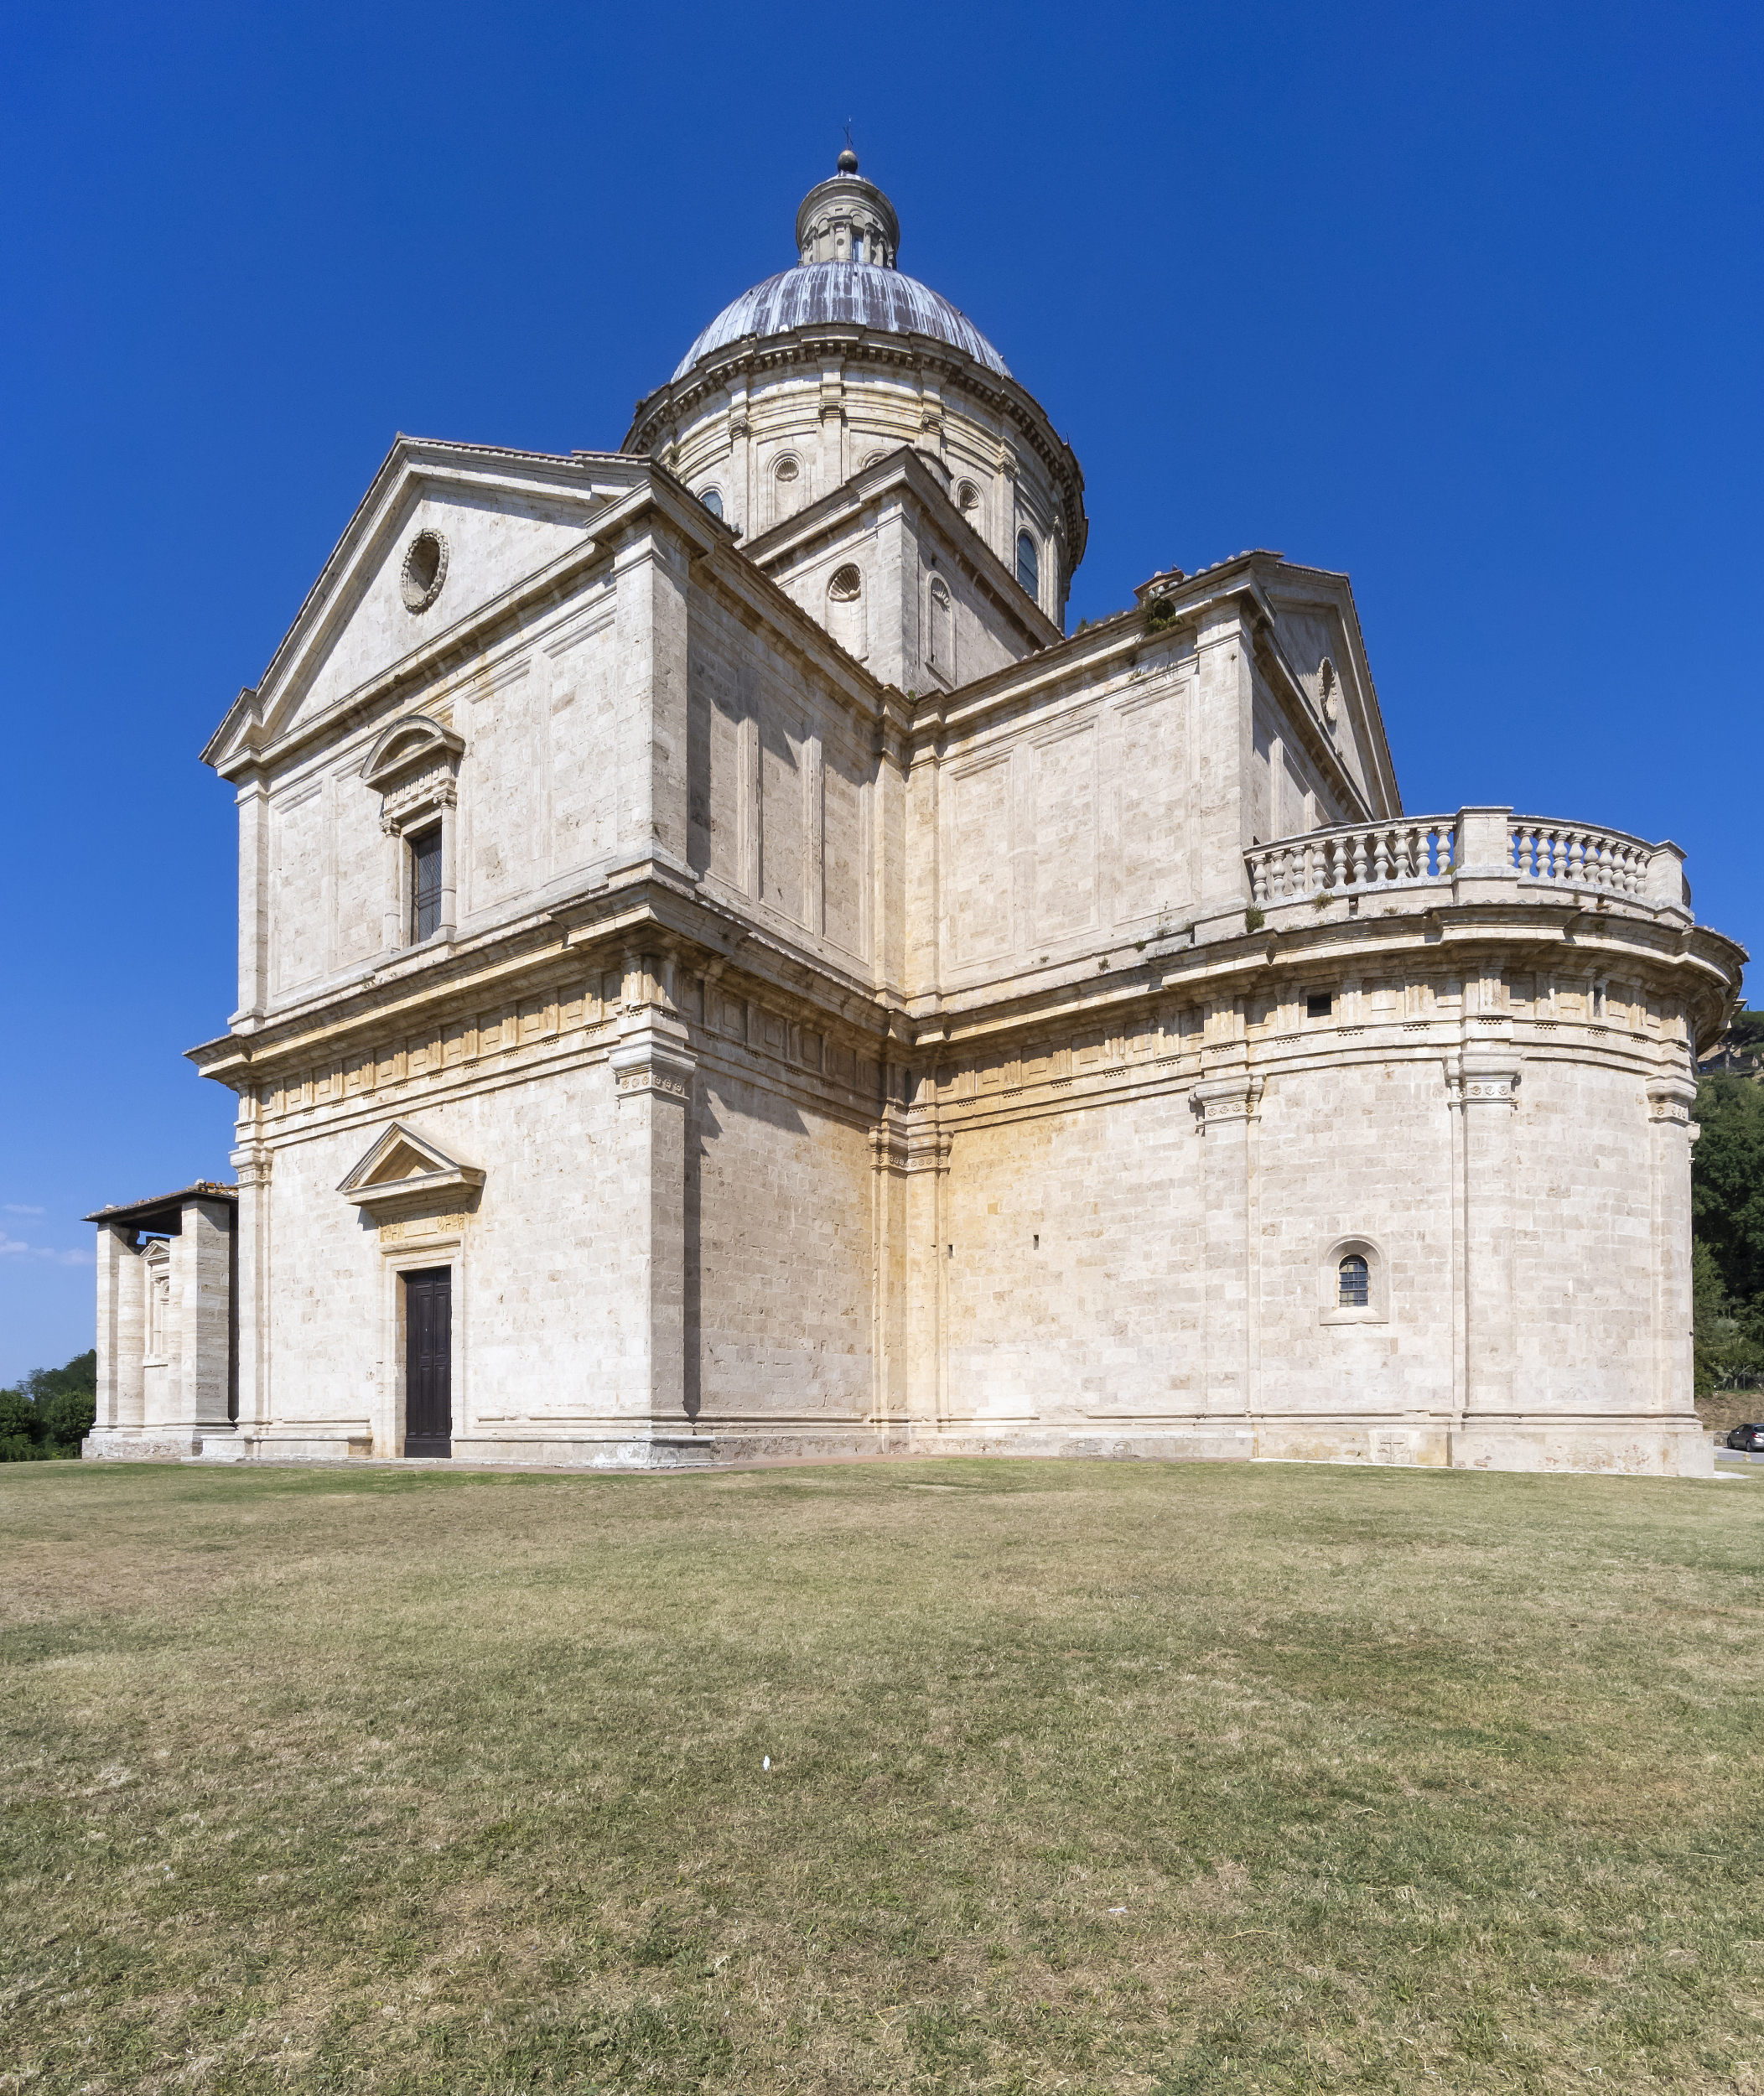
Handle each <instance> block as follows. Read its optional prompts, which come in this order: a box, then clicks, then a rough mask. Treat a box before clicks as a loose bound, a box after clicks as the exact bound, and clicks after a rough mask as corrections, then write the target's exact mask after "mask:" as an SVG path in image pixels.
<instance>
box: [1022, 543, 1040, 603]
mask: <svg viewBox="0 0 1764 2096" xmlns="http://www.w3.org/2000/svg"><path fill="white" fill-rule="evenodd" d="M1017 580H1018V581H1019V583H1021V584H1022V585H1023V587H1024V589H1025V590H1027V591H1028V593H1029V594H1030V596H1031V597H1033V598H1034V599H1035V602H1036V603H1037V604H1040V601H1041V554H1040V548H1039V547H1037V546H1036V544H1035V534H1034V532H1018V533H1017Z"/></svg>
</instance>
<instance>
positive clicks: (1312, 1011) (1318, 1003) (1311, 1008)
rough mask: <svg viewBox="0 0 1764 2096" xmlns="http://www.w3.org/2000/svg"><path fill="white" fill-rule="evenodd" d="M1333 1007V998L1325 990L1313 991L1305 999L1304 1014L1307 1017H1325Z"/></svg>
mask: <svg viewBox="0 0 1764 2096" xmlns="http://www.w3.org/2000/svg"><path fill="white" fill-rule="evenodd" d="M1334 1009H1335V999H1334V998H1333V997H1332V996H1331V994H1330V993H1329V992H1328V991H1327V990H1324V991H1322V992H1321V993H1320V994H1315V993H1314V994H1312V995H1311V996H1310V997H1307V998H1306V999H1305V1017H1306V1018H1307V1019H1327V1018H1328V1017H1329V1015H1330V1014H1331V1012H1332V1011H1333V1010H1334Z"/></svg>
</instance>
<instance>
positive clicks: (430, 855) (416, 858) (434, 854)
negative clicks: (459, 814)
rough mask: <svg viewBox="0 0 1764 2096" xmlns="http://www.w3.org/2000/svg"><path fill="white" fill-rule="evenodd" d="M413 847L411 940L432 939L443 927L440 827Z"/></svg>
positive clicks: (415, 840)
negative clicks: (441, 926) (440, 927)
mask: <svg viewBox="0 0 1764 2096" xmlns="http://www.w3.org/2000/svg"><path fill="white" fill-rule="evenodd" d="M409 843H410V936H411V937H412V941H421V940H423V939H429V938H433V936H434V935H435V932H436V931H437V930H438V928H439V926H440V923H441V825H440V824H439V823H438V822H437V823H436V824H435V826H434V828H433V829H427V830H423V831H422V832H420V833H418V835H417V836H415V837H413V838H411V839H410V840H409Z"/></svg>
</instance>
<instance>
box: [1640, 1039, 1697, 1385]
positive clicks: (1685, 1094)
mask: <svg viewBox="0 0 1764 2096" xmlns="http://www.w3.org/2000/svg"><path fill="white" fill-rule="evenodd" d="M1696 1101H1697V1087H1696V1085H1695V1083H1694V1082H1693V1080H1692V1079H1691V1078H1689V1077H1684V1076H1680V1075H1677V1074H1674V1075H1672V1076H1668V1077H1651V1078H1649V1080H1648V1082H1647V1121H1648V1134H1649V1136H1650V1138H1651V1142H1650V1145H1649V1147H1650V1149H1651V1152H1652V1156H1651V1160H1650V1162H1651V1164H1652V1180H1653V1204H1652V1206H1653V1217H1652V1220H1653V1231H1652V1236H1653V1390H1652V1401H1653V1409H1654V1410H1655V1411H1656V1412H1663V1413H1668V1414H1677V1415H1679V1416H1683V1417H1687V1418H1688V1417H1690V1416H1692V1415H1693V1414H1694V1409H1695V1407H1694V1403H1693V1393H1694V1388H1695V1373H1694V1359H1693V1348H1694V1340H1693V1336H1692V1321H1693V1313H1692V1308H1691V1295H1690V1229H1691V1209H1690V1153H1691V1150H1692V1149H1693V1148H1694V1145H1695V1143H1696V1139H1697V1138H1698V1136H1699V1134H1701V1133H1702V1130H1701V1129H1700V1128H1698V1126H1697V1124H1696V1123H1695V1122H1694V1121H1693V1120H1692V1119H1691V1118H1690V1114H1691V1109H1692V1108H1693V1107H1694V1105H1695V1104H1696Z"/></svg>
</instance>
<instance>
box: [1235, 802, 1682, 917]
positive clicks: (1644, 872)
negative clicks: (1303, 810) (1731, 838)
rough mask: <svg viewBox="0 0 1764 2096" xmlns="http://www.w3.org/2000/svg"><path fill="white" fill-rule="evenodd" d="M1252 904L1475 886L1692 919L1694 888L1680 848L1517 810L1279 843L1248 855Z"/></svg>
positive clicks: (1479, 892)
mask: <svg viewBox="0 0 1764 2096" xmlns="http://www.w3.org/2000/svg"><path fill="white" fill-rule="evenodd" d="M1243 863H1244V867H1245V869H1246V871H1247V872H1248V876H1249V892H1250V899H1251V900H1252V901H1253V902H1254V903H1255V904H1256V905H1258V907H1262V908H1266V907H1269V906H1272V905H1279V904H1281V903H1289V902H1303V901H1310V900H1314V899H1315V898H1316V897H1317V896H1319V895H1323V896H1328V895H1362V894H1365V893H1367V891H1369V890H1390V889H1400V888H1407V887H1419V886H1421V885H1436V884H1440V883H1450V885H1452V887H1453V888H1454V890H1460V891H1461V890H1464V889H1465V888H1466V886H1468V887H1470V888H1471V890H1472V891H1473V895H1474V899H1476V900H1490V899H1491V895H1492V893H1497V892H1498V890H1493V891H1490V890H1487V889H1486V886H1485V884H1488V883H1493V882H1511V883H1512V884H1513V885H1514V886H1515V887H1516V888H1520V889H1531V890H1537V889H1544V890H1549V891H1550V892H1551V893H1552V894H1553V895H1557V896H1562V897H1567V896H1570V895H1601V896H1606V895H1608V896H1612V897H1615V898H1616V899H1618V900H1622V901H1626V902H1632V903H1637V904H1639V905H1641V906H1642V907H1643V908H1645V909H1655V910H1662V909H1663V910H1673V911H1679V912H1681V913H1682V914H1684V915H1685V916H1689V910H1690V885H1689V882H1688V881H1687V880H1686V879H1685V878H1684V853H1682V852H1680V851H1679V849H1678V846H1677V845H1675V844H1671V843H1661V844H1649V843H1646V842H1645V841H1644V840H1643V839H1642V838H1638V837H1630V836H1627V835H1626V834H1625V833H1623V832H1622V831H1621V830H1607V829H1600V828H1595V827H1594V826H1593V825H1591V824H1590V823H1585V822H1557V821H1554V820H1553V819H1551V818H1549V817H1544V816H1536V815H1521V816H1516V815H1515V814H1514V813H1513V812H1512V809H1511V808H1497V807H1470V808H1460V809H1459V810H1458V812H1457V813H1456V814H1455V815H1422V816H1403V817H1399V818H1398V819H1397V820H1395V821H1393V822H1345V823H1339V824H1336V825H1333V826H1332V827H1331V828H1328V829H1320V830H1312V831H1310V833H1308V834H1306V835H1305V836H1303V837H1284V838H1276V839H1275V840H1274V843H1270V844H1260V845H1258V846H1256V847H1255V848H1254V849H1253V850H1251V851H1248V852H1246V853H1244V854H1243Z"/></svg>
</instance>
